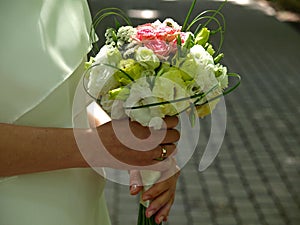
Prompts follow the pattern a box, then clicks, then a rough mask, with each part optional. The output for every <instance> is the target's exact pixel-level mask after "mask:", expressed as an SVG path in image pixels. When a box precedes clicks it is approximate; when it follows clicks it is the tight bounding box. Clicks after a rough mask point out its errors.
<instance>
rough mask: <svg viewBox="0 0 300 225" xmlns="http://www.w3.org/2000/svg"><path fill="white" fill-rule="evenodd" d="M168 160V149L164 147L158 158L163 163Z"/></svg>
mask: <svg viewBox="0 0 300 225" xmlns="http://www.w3.org/2000/svg"><path fill="white" fill-rule="evenodd" d="M166 158H167V149H166V148H165V147H164V146H161V154H160V157H159V158H156V160H158V161H163V160H165V159H166Z"/></svg>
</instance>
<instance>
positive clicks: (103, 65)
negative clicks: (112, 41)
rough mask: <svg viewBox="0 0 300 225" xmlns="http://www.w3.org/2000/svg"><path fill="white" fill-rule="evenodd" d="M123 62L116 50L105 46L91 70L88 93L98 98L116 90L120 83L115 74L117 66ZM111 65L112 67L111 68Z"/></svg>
mask: <svg viewBox="0 0 300 225" xmlns="http://www.w3.org/2000/svg"><path fill="white" fill-rule="evenodd" d="M120 60H121V54H120V52H119V51H118V50H117V49H116V48H112V47H109V46H107V45H105V46H103V47H102V48H101V50H100V51H99V53H98V54H97V55H96V57H95V62H94V63H93V66H92V68H91V72H90V76H89V81H88V87H87V88H88V92H89V93H90V94H91V95H92V96H93V97H96V98H98V97H99V95H104V94H106V93H107V92H108V91H109V90H110V89H113V88H116V87H117V86H118V82H117V81H116V80H115V79H114V77H113V74H114V73H115V72H116V71H117V70H116V68H114V66H116V65H117V64H118V63H119V62H120ZM109 65H111V66H109Z"/></svg>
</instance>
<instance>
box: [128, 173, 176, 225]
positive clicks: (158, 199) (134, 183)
mask: <svg viewBox="0 0 300 225" xmlns="http://www.w3.org/2000/svg"><path fill="white" fill-rule="evenodd" d="M170 172H171V171H170V170H169V171H167V172H163V174H162V178H161V179H160V180H159V181H158V182H157V183H155V184H154V185H153V186H152V187H151V188H150V189H148V190H147V191H145V192H143V186H142V181H141V177H140V175H139V172H138V171H131V176H130V179H131V185H130V194H131V195H137V194H138V193H140V192H141V193H142V199H143V201H147V200H150V202H151V203H150V205H149V207H148V208H147V210H146V217H148V218H150V217H151V216H152V215H155V221H156V223H157V224H160V223H161V222H162V221H167V220H168V215H169V213H170V210H171V207H172V205H173V203H174V199H175V192H176V184H177V180H178V177H179V174H180V172H179V169H178V168H176V171H172V175H171V176H170V174H168V173H170ZM164 176H167V177H168V178H167V179H165V180H164V179H163V177H164Z"/></svg>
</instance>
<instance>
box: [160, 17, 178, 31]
mask: <svg viewBox="0 0 300 225" xmlns="http://www.w3.org/2000/svg"><path fill="white" fill-rule="evenodd" d="M163 24H164V25H165V26H168V27H172V28H174V29H175V30H181V26H179V24H178V23H176V22H175V21H174V20H173V19H171V18H167V19H165V20H164V22H163Z"/></svg>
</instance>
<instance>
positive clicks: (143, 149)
mask: <svg viewBox="0 0 300 225" xmlns="http://www.w3.org/2000/svg"><path fill="white" fill-rule="evenodd" d="M164 121H165V126H164V127H163V128H162V129H160V130H154V129H151V128H148V127H144V126H142V125H140V124H139V123H137V122H130V121H129V120H128V119H123V120H114V121H112V122H108V123H105V124H103V125H101V126H99V127H98V128H97V130H98V134H99V137H100V139H101V141H102V143H103V145H104V147H105V149H106V150H107V151H108V153H109V154H110V155H112V156H113V157H114V158H115V159H117V160H118V161H121V162H122V163H125V164H128V165H130V166H149V165H153V164H156V163H157V162H158V161H157V158H160V157H161V154H162V147H164V148H165V149H166V150H167V155H166V157H169V156H172V155H173V154H174V153H175V151H176V146H175V144H174V143H175V142H177V141H178V140H179V137H180V134H179V132H178V131H177V130H176V129H175V126H176V125H177V123H178V118H177V117H176V116H173V117H166V118H165V119H164ZM124 143H125V144H124ZM153 143H154V144H153ZM108 166H109V165H108Z"/></svg>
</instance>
